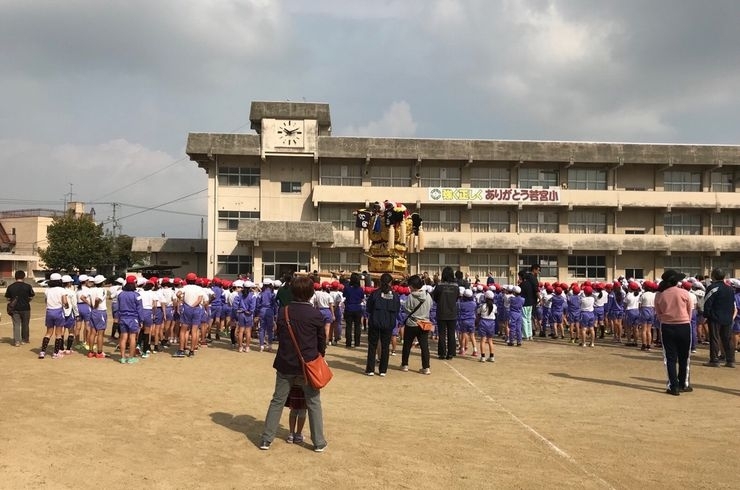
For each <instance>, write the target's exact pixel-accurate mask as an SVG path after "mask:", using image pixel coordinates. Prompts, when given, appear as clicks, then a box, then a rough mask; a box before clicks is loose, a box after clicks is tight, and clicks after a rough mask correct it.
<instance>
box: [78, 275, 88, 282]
mask: <svg viewBox="0 0 740 490" xmlns="http://www.w3.org/2000/svg"><path fill="white" fill-rule="evenodd" d="M77 279H78V280H79V281H80V282H87V280H88V279H89V277H87V274H80V276H79V277H78V278H77Z"/></svg>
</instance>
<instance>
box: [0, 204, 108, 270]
mask: <svg viewBox="0 0 740 490" xmlns="http://www.w3.org/2000/svg"><path fill="white" fill-rule="evenodd" d="M67 212H70V213H74V214H75V216H81V215H83V214H86V212H85V205H84V203H81V202H76V201H72V202H69V203H67ZM61 214H63V213H62V211H59V210H56V209H16V210H10V211H0V279H3V280H7V279H9V278H12V277H13V275H14V274H15V271H16V270H18V269H20V270H23V271H25V272H26V275H27V276H28V277H29V280H30V279H37V280H41V279H43V278H44V269H45V267H46V266H45V265H44V263H43V261H42V260H41V257H40V256H39V254H38V251H39V249H43V248H46V247H48V246H49V243H48V241H47V239H46V231H47V228H48V227H49V225H51V224H52V222H53V221H54V217H56V216H59V215H61ZM91 214H94V211H91Z"/></svg>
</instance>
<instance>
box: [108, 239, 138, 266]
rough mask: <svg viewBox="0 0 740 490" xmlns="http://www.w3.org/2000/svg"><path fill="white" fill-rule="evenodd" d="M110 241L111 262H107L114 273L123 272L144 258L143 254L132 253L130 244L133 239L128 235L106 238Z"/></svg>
mask: <svg viewBox="0 0 740 490" xmlns="http://www.w3.org/2000/svg"><path fill="white" fill-rule="evenodd" d="M108 238H109V239H110V241H111V260H110V261H108V262H109V263H111V265H112V266H113V267H114V268H115V270H116V272H120V271H125V270H126V269H128V268H129V267H131V266H132V265H134V264H135V263H136V262H137V261H139V260H141V259H142V258H144V257H146V253H144V252H132V251H131V244H132V243H133V241H134V238H133V237H131V236H129V235H118V236H117V237H112V236H110V235H109V237H108Z"/></svg>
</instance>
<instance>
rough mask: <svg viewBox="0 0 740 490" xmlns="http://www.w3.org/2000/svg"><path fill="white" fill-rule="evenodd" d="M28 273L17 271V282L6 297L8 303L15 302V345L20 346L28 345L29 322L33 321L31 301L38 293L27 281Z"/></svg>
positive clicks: (13, 317)
mask: <svg viewBox="0 0 740 490" xmlns="http://www.w3.org/2000/svg"><path fill="white" fill-rule="evenodd" d="M25 278H26V273H25V272H24V271H20V270H19V271H15V282H14V283H13V284H11V285H10V286H8V289H7V290H6V291H5V297H6V298H8V303H10V302H11V301H13V300H15V307H14V308H13V311H12V312H13V315H12V318H11V320H12V321H13V345H15V346H16V347H18V346H20V345H21V343H23V344H27V343H28V340H29V322H30V321H31V299H32V298H33V297H34V295H35V294H36V293H34V292H33V288H32V287H31V285H30V284H27V283H26V281H25Z"/></svg>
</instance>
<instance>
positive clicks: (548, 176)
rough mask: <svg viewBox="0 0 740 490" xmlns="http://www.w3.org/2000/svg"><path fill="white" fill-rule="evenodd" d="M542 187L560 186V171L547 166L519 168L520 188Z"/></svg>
mask: <svg viewBox="0 0 740 490" xmlns="http://www.w3.org/2000/svg"><path fill="white" fill-rule="evenodd" d="M535 187H542V188H543V189H549V188H550V187H559V184H558V171H557V170H556V169H545V168H520V169H519V188H521V189H532V188H535Z"/></svg>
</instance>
